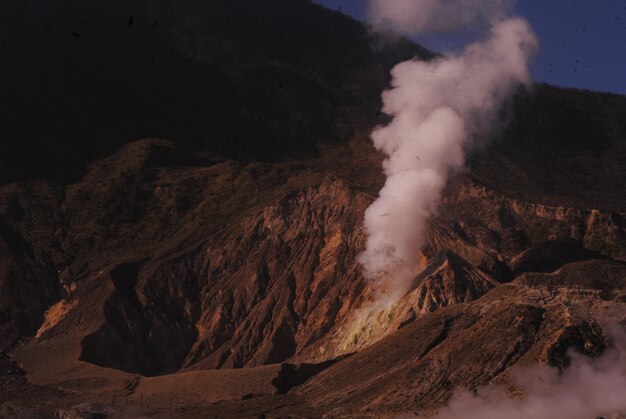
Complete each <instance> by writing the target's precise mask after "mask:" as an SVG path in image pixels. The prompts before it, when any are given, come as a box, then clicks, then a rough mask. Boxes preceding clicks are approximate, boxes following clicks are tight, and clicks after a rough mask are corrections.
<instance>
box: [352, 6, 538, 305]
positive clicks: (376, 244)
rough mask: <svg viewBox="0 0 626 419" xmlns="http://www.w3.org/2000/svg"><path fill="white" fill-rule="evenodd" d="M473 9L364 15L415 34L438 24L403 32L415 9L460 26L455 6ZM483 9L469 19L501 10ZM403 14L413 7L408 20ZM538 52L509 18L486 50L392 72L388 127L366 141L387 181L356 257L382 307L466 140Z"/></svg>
mask: <svg viewBox="0 0 626 419" xmlns="http://www.w3.org/2000/svg"><path fill="white" fill-rule="evenodd" d="M479 3H480V4H483V0H480V2H479V1H478V0H476V1H473V0H465V1H461V0H457V1H450V0H448V1H431V0H429V1H426V0H422V1H420V0H412V1H411V0H398V1H388V0H384V1H383V0H380V1H379V0H377V1H372V2H371V12H372V13H371V14H372V15H374V16H379V17H380V16H382V17H380V19H378V20H380V21H382V22H385V25H386V26H385V29H386V28H387V26H389V25H391V24H393V23H396V21H397V23H398V27H399V28H400V29H401V30H404V31H405V32H408V33H415V32H419V31H421V30H424V29H432V28H438V27H440V24H441V25H443V23H441V22H438V21H426V20H423V21H422V20H419V19H418V20H417V21H415V22H413V23H414V24H413V25H411V24H410V23H411V21H410V20H409V19H408V17H415V16H417V14H416V13H415V11H417V10H421V9H419V7H422V6H424V5H426V6H428V7H427V9H426V13H425V15H426V16H429V17H430V18H431V19H433V18H434V19H435V20H437V19H440V18H441V19H442V18H447V17H449V14H451V13H453V10H455V6H458V9H459V10H460V12H461V14H462V16H461V17H460V18H459V19H458V20H457V21H458V22H465V21H466V20H467V17H466V16H465V13H466V12H467V10H469V8H468V7H463V5H465V6H469V5H476V4H479ZM484 3H485V4H487V5H491V6H493V8H494V10H493V11H492V13H486V10H487V9H483V8H482V7H479V8H478V9H477V10H478V11H481V10H484V11H485V13H484V15H485V16H487V17H488V18H493V17H500V16H501V15H502V14H503V12H504V9H503V8H502V7H503V6H502V5H504V4H508V2H504V1H495V0H493V1H484ZM437 5H441V6H442V7H439V8H438V7H437ZM498 5H500V6H498ZM409 6H415V7H414V8H410V10H409V12H406V8H407V7H409ZM496 6H497V7H496ZM403 7H405V9H403ZM405 17H406V19H405ZM371 19H372V22H374V23H376V22H377V21H378V20H377V19H376V18H375V17H373V18H371ZM444 20H445V19H444ZM536 48H537V39H536V37H535V35H534V33H533V31H532V29H531V27H530V26H529V24H528V23H527V22H526V21H525V20H523V19H521V18H511V19H507V20H499V21H494V22H492V23H491V30H490V34H489V36H488V38H487V39H486V40H485V41H483V42H478V43H475V44H472V45H469V46H468V47H467V48H466V49H465V50H464V51H463V52H462V53H460V54H458V55H456V56H451V57H448V58H439V59H436V60H434V61H431V62H424V61H418V60H412V61H407V62H404V63H401V64H399V65H397V66H396V67H395V68H394V69H393V70H392V88H391V89H390V90H388V91H386V92H384V93H383V103H384V107H383V111H384V112H385V113H386V114H388V115H390V116H392V117H393V120H392V121H391V123H390V124H389V125H387V126H384V127H378V128H377V129H376V130H375V131H374V133H373V134H372V139H373V141H374V145H375V146H376V148H377V149H378V150H380V151H381V152H383V153H384V154H385V155H386V156H387V159H386V160H385V162H384V172H385V175H386V176H387V181H386V183H385V186H384V187H383V189H382V190H381V191H380V195H379V198H378V199H377V200H376V201H375V202H374V203H373V204H372V205H371V206H370V208H368V210H367V211H366V213H365V228H366V231H367V233H368V241H367V245H366V250H365V251H364V252H363V253H362V254H361V255H360V256H359V261H360V262H361V264H362V265H363V267H364V271H365V275H366V277H367V278H368V279H371V280H373V281H374V283H376V284H377V285H378V286H379V289H380V290H381V292H384V299H386V300H387V302H386V304H387V305H389V304H391V303H393V302H394V301H395V300H397V299H398V298H399V297H401V295H402V294H403V293H404V292H405V291H406V290H407V288H408V287H409V285H410V282H411V280H412V278H414V276H415V275H416V274H417V273H418V272H417V271H418V269H419V267H418V254H419V251H420V249H421V247H422V246H423V245H424V241H425V235H426V227H427V221H428V219H429V218H430V217H432V216H433V214H435V212H436V210H437V206H438V203H439V199H440V196H441V193H442V190H443V188H444V187H445V185H446V183H447V180H448V178H449V176H450V174H451V173H452V172H454V171H457V170H459V169H461V168H462V167H463V165H464V151H465V148H466V147H467V146H468V144H469V143H470V140H472V141H471V142H474V140H476V139H477V138H478V137H479V136H480V135H481V134H485V133H486V132H487V131H488V128H489V127H490V126H491V125H492V124H493V120H494V117H495V116H496V115H497V113H498V111H499V109H500V107H501V105H502V103H503V101H504V100H505V99H506V98H507V97H508V96H509V95H510V94H511V93H512V92H513V90H515V88H517V87H518V86H520V85H524V84H529V83H530V76H529V71H528V67H527V64H528V60H529V58H530V56H531V55H532V54H533V53H534V51H535V50H536Z"/></svg>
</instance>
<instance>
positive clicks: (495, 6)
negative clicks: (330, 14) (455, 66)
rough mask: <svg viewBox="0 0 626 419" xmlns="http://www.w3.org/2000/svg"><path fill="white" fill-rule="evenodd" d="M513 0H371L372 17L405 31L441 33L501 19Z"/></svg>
mask: <svg viewBox="0 0 626 419" xmlns="http://www.w3.org/2000/svg"><path fill="white" fill-rule="evenodd" d="M513 5H514V0H370V2H369V19H368V20H369V21H370V23H371V24H372V25H373V26H374V27H375V28H376V29H378V30H385V31H390V32H399V33H401V34H404V35H410V36H412V35H421V34H438V33H447V32H456V31H458V30H463V29H469V28H476V27H480V26H483V25H485V24H490V23H492V22H496V21H500V20H502V19H503V17H504V16H505V15H506V13H507V12H508V11H510V10H511V9H512V8H513Z"/></svg>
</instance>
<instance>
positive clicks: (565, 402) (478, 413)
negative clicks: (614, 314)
mask: <svg viewBox="0 0 626 419" xmlns="http://www.w3.org/2000/svg"><path fill="white" fill-rule="evenodd" d="M619 334H620V336H617V335H615V336H616V339H617V345H616V348H612V349H609V350H608V351H607V352H606V353H605V354H604V355H603V356H601V357H600V358H598V359H590V358H587V357H584V356H582V355H579V354H570V355H571V357H572V363H571V365H570V366H569V367H568V368H567V369H566V370H565V371H563V372H562V373H561V374H559V372H558V371H557V370H556V369H554V368H549V367H543V368H539V367H537V368H535V369H531V370H527V371H525V372H521V373H518V375H517V377H516V378H515V381H516V384H517V387H518V388H520V389H521V390H522V391H523V394H524V397H523V398H522V399H519V400H514V399H511V398H509V397H507V396H506V394H505V393H504V391H503V390H501V389H494V388H489V387H485V388H482V389H479V390H478V392H477V393H476V394H475V393H470V392H468V391H458V392H456V393H455V394H454V396H453V397H452V399H451V400H450V403H449V404H448V407H446V408H444V409H442V410H441V411H440V412H439V414H438V415H437V416H436V418H437V419H500V418H511V419H589V418H594V417H597V416H598V415H603V416H605V417H611V416H612V415H617V414H620V413H621V414H624V413H626V346H625V345H626V338H625V336H624V332H623V330H622V331H620V332H619Z"/></svg>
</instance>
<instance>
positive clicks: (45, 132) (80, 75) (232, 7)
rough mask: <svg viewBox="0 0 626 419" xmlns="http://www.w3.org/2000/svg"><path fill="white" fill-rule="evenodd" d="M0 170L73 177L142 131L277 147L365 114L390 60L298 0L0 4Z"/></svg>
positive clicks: (405, 51) (411, 48)
mask: <svg viewBox="0 0 626 419" xmlns="http://www.w3.org/2000/svg"><path fill="white" fill-rule="evenodd" d="M0 17H1V18H2V24H0V39H2V41H0V42H2V50H3V60H2V63H1V64H0V75H1V77H0V80H1V81H0V83H1V84H0V90H2V91H3V92H4V93H3V95H4V97H3V100H2V101H1V102H0V106H1V107H2V108H0V132H2V134H3V136H4V137H5V138H6V141H3V143H2V150H1V156H2V157H1V159H2V161H1V170H0V179H1V180H3V181H7V180H13V179H25V178H32V177H46V178H52V179H56V180H65V179H68V178H75V176H76V175H78V174H80V173H83V171H84V168H85V167H84V165H85V163H86V162H89V161H91V160H92V159H94V158H97V157H103V156H106V155H108V154H110V153H112V152H113V151H115V150H117V149H118V148H119V147H120V146H121V145H123V144H125V143H127V142H128V141H132V140H136V139H138V138H153V137H158V138H167V139H172V140H175V141H177V142H178V143H179V144H181V145H183V146H184V147H186V148H188V149H191V150H193V151H196V152H200V151H202V152H205V153H209V154H212V155H218V156H222V157H228V158H253V159H261V160H271V161H277V160H280V159H283V158H285V157H287V156H302V155H310V154H311V153H314V152H315V150H316V144H318V143H320V142H337V141H345V140H346V139H347V138H349V137H350V136H351V135H352V134H353V133H354V131H355V130H356V129H358V128H360V127H362V126H370V123H369V122H366V121H369V120H372V119H373V118H375V116H376V113H377V111H378V109H379V100H378V97H379V93H380V91H381V90H382V88H383V87H384V85H385V82H386V80H387V71H388V70H389V68H390V65H391V64H392V63H393V62H397V61H399V60H401V59H407V58H410V57H413V56H415V55H417V56H419V57H422V58H424V57H429V56H431V54H430V53H429V52H427V51H426V50H424V49H422V48H420V47H418V46H415V45H413V44H409V43H408V42H404V43H400V44H398V45H397V46H396V47H393V48H391V49H386V50H385V51H384V52H382V51H379V50H377V49H375V47H374V44H375V41H374V39H373V38H372V37H370V35H368V33H367V31H366V29H365V28H364V27H363V26H362V25H360V24H359V23H357V22H356V21H353V20H352V19H350V18H348V17H346V16H344V15H341V14H339V13H333V12H330V11H328V10H325V9H323V8H321V7H319V6H316V5H314V4H312V3H309V2H308V1H306V0H272V1H265V2H256V1H249V0H248V1H242V0H236V1H228V2H227V1H215V0H211V1H176V0H140V1H136V2H131V3H129V2H126V1H120V0H113V1H106V2H83V1H77V0H57V1H53V2H50V1H45V0H35V1H30V2H23V1H21V0H19V1H17V0H8V1H6V2H3V3H2V5H0Z"/></svg>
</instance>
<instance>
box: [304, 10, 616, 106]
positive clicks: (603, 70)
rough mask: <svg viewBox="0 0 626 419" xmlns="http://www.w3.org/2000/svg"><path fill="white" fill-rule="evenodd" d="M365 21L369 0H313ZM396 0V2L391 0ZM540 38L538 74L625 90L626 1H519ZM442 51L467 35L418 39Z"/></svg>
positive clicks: (557, 82) (538, 78)
mask: <svg viewBox="0 0 626 419" xmlns="http://www.w3.org/2000/svg"><path fill="white" fill-rule="evenodd" d="M314 1H315V2H316V3H320V4H323V5H325V6H327V7H329V8H332V9H340V8H341V11H342V12H344V13H347V14H350V15H352V16H354V17H355V18H356V19H359V20H364V18H365V14H366V10H365V7H366V0H314ZM390 1H392V0H390ZM516 13H517V14H519V15H521V16H523V17H525V18H526V19H528V20H529V21H530V22H531V23H532V25H533V27H534V28H535V31H536V32H537V34H538V35H539V38H540V41H541V52H540V55H539V56H538V57H537V59H536V60H535V62H534V63H533V67H532V71H533V77H534V78H535V80H536V81H544V82H548V83H551V84H555V85H558V86H567V87H579V88H584V89H592V90H601V91H611V92H616V93H621V94H626V0H594V1H591V0H518V4H517V7H516ZM415 40H416V41H417V42H418V43H420V44H422V45H424V46H426V47H428V48H430V49H432V50H434V51H438V52H445V51H446V50H451V49H452V50H454V49H458V48H459V45H461V44H463V43H464V42H466V41H468V39H463V40H461V39H459V37H447V38H433V37H429V38H416V39H415Z"/></svg>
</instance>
